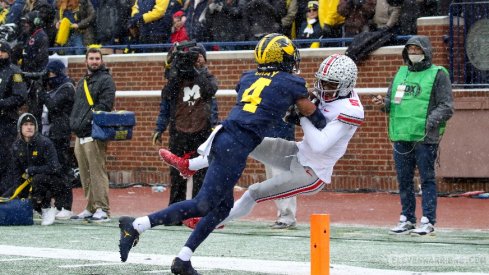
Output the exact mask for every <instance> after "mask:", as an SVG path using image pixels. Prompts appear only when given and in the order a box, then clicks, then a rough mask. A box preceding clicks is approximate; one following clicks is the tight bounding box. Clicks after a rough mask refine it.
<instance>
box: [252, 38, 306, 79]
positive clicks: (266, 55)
mask: <svg viewBox="0 0 489 275" xmlns="http://www.w3.org/2000/svg"><path fill="white" fill-rule="evenodd" d="M255 60H256V62H257V63H258V71H260V72H269V71H285V72H297V71H298V70H299V62H300V56H299V51H298V50H297V47H296V46H295V45H294V43H293V42H292V40H290V39H289V38H288V37H287V36H285V35H282V34H278V33H271V34H268V35H266V36H265V37H263V38H262V39H261V40H260V41H259V42H258V44H257V45H256V48H255Z"/></svg>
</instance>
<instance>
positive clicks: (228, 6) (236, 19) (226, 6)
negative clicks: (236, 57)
mask: <svg viewBox="0 0 489 275" xmlns="http://www.w3.org/2000/svg"><path fill="white" fill-rule="evenodd" d="M211 1H212V2H211V3H209V7H208V8H207V10H206V14H205V18H206V22H207V26H208V28H209V35H210V40H212V41H218V42H231V41H244V40H246V33H245V32H243V31H242V29H241V28H239V27H236V26H241V25H242V24H243V23H242V22H243V10H242V6H240V5H239V1H238V0H211ZM220 48H221V49H226V50H235V49H238V48H239V47H235V46H221V47H220Z"/></svg>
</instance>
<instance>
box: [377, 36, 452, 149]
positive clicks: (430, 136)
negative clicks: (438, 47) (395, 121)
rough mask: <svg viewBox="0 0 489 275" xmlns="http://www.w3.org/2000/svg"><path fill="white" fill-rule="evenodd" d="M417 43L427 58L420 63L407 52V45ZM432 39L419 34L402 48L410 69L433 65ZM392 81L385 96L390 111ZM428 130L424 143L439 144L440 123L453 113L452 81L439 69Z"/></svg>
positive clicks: (387, 109) (433, 92) (386, 107)
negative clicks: (414, 61)
mask: <svg viewBox="0 0 489 275" xmlns="http://www.w3.org/2000/svg"><path fill="white" fill-rule="evenodd" d="M409 45H416V46H419V47H421V48H422V49H423V52H424V56H425V59H424V60H423V61H421V62H419V63H415V64H413V63H412V62H411V61H410V60H409V58H408V53H407V46H409ZM432 50H433V48H432V46H431V43H430V40H429V38H428V37H427V36H423V35H417V36H413V37H411V38H410V39H409V40H408V41H407V42H406V46H405V47H404V49H403V50H402V58H403V59H404V63H405V64H406V65H407V66H408V70H409V71H413V72H419V71H424V70H426V69H428V68H429V67H431V65H432V59H433V53H432ZM391 89H392V83H391V85H390V87H389V89H388V90H387V95H386V97H385V111H386V112H389V111H390V96H391ZM426 115H427V118H426V132H427V135H426V137H425V139H424V141H423V143H428V144H437V143H439V142H440V134H439V128H440V124H441V123H443V122H446V121H448V119H450V118H451V117H452V115H453V97H452V83H451V81H450V78H449V77H448V75H447V74H446V73H445V72H444V71H443V70H439V71H438V74H437V75H436V78H435V82H434V83H433V89H432V91H431V98H430V103H429V105H428V113H427V114H426Z"/></svg>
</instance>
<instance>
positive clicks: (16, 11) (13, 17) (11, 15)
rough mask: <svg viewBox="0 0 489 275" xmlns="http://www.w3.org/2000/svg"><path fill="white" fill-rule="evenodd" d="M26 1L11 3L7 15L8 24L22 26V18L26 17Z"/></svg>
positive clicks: (18, 0) (20, 0)
mask: <svg viewBox="0 0 489 275" xmlns="http://www.w3.org/2000/svg"><path fill="white" fill-rule="evenodd" d="M24 6H25V0H14V1H11V3H10V7H9V10H8V14H7V23H14V24H15V25H17V26H20V18H21V17H22V16H23V15H24Z"/></svg>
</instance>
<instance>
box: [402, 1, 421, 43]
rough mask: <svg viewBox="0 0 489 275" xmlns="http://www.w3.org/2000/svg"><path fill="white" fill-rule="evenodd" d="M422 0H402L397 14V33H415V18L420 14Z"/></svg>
mask: <svg viewBox="0 0 489 275" xmlns="http://www.w3.org/2000/svg"><path fill="white" fill-rule="evenodd" d="M422 1H423V0H404V1H403V4H402V5H401V12H400V14H399V23H398V24H397V25H398V27H397V33H396V34H399V35H414V34H416V33H417V19H418V17H419V16H420V14H421V10H420V8H421V2H422Z"/></svg>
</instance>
